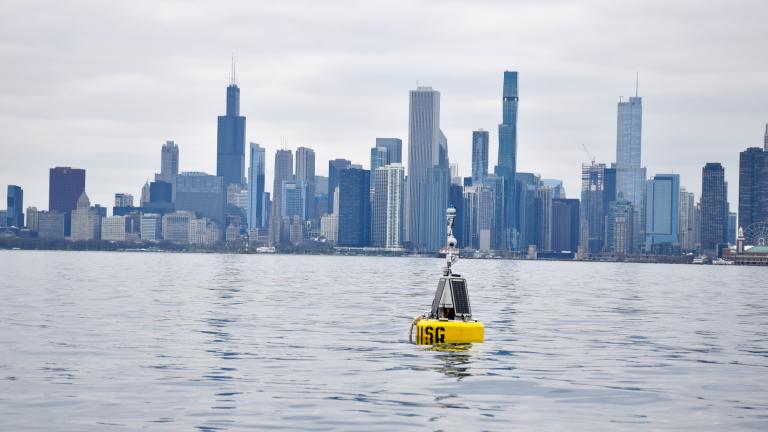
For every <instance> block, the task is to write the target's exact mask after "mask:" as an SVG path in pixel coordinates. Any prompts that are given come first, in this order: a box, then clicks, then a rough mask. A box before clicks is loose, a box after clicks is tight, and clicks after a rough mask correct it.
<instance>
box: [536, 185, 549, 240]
mask: <svg viewBox="0 0 768 432" xmlns="http://www.w3.org/2000/svg"><path fill="white" fill-rule="evenodd" d="M537 195H538V196H537V197H536V198H537V204H538V208H537V210H538V211H537V212H536V213H537V214H536V216H537V218H536V219H537V222H538V224H537V225H538V232H537V234H538V236H537V237H538V238H537V241H536V247H537V248H538V250H539V251H551V250H552V189H551V188H550V187H548V186H543V185H542V186H540V187H539V190H538V191H537Z"/></svg>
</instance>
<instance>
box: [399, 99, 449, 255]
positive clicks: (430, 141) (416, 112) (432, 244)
mask: <svg viewBox="0 0 768 432" xmlns="http://www.w3.org/2000/svg"><path fill="white" fill-rule="evenodd" d="M450 177H451V172H450V168H449V162H448V141H447V139H446V138H445V135H444V134H443V132H442V131H441V130H440V93H439V92H438V91H435V90H432V88H431V87H418V88H417V89H416V90H411V92H410V107H409V121H408V195H409V196H408V199H409V201H410V205H409V212H408V215H407V220H408V222H407V223H408V225H409V228H408V231H407V234H408V235H409V236H410V238H408V239H407V240H408V241H410V242H411V244H412V246H413V248H414V249H415V250H417V251H422V252H427V251H437V250H439V249H440V248H441V247H443V246H444V243H445V210H446V208H447V207H448V190H449V185H450V181H451V178H450Z"/></svg>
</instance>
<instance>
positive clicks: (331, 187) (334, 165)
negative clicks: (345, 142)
mask: <svg viewBox="0 0 768 432" xmlns="http://www.w3.org/2000/svg"><path fill="white" fill-rule="evenodd" d="M351 164H352V162H351V161H348V160H346V159H334V160H329V161H328V213H333V209H334V200H335V198H334V196H333V192H334V191H335V190H336V187H337V186H338V185H339V173H340V172H341V171H343V170H345V169H347V168H349V167H350V165H351Z"/></svg>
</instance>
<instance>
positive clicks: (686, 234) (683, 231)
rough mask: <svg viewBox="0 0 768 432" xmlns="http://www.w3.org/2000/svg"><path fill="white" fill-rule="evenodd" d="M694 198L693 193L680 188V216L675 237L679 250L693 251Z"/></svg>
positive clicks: (694, 237) (694, 227)
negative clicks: (677, 238)
mask: <svg viewBox="0 0 768 432" xmlns="http://www.w3.org/2000/svg"><path fill="white" fill-rule="evenodd" d="M695 213H696V198H695V197H694V195H693V192H688V191H686V190H685V188H680V215H679V216H678V230H677V233H678V234H677V235H678V237H679V239H680V248H681V249H683V250H693V249H694V247H695V245H696V242H695V240H696V233H695V231H696V225H695V221H696V214H695Z"/></svg>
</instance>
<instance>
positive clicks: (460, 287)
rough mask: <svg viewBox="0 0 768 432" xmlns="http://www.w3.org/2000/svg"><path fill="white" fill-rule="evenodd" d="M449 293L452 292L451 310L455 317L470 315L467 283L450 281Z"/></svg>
mask: <svg viewBox="0 0 768 432" xmlns="http://www.w3.org/2000/svg"><path fill="white" fill-rule="evenodd" d="M451 291H452V292H453V308H454V311H455V312H456V315H471V314H472V311H470V310H469V297H468V296H467V283H466V282H465V281H464V280H463V279H453V280H451Z"/></svg>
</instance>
